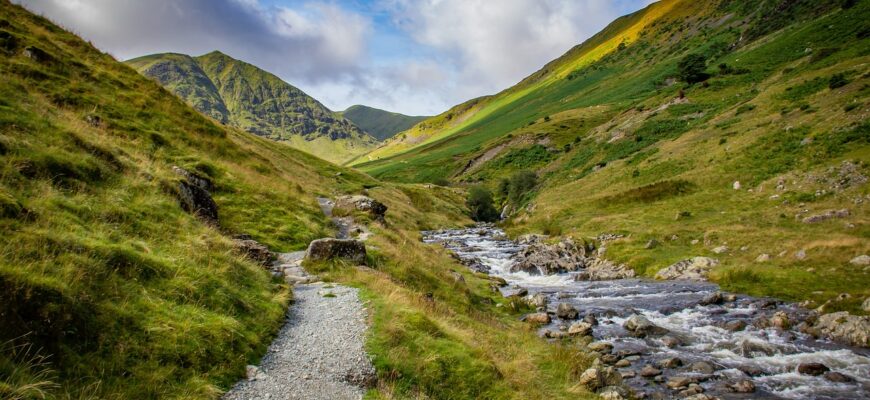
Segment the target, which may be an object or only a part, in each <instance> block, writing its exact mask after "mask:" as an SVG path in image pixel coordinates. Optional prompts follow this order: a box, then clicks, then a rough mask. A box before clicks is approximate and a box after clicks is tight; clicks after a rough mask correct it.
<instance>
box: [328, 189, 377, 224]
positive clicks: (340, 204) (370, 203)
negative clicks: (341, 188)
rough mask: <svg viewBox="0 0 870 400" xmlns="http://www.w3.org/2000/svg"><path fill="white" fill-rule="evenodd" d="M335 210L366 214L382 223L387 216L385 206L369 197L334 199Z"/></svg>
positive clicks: (356, 196) (341, 197)
mask: <svg viewBox="0 0 870 400" xmlns="http://www.w3.org/2000/svg"><path fill="white" fill-rule="evenodd" d="M335 208H337V209H342V210H347V211H351V210H357V211H362V212H367V213H369V214H371V216H372V217H373V218H374V219H375V220H376V221H380V222H384V221H385V219H384V217H385V216H386V214H387V206H386V205H384V203H381V202H379V201H377V200H375V199H373V198H371V197H368V196H362V195H355V196H340V197H338V198H336V199H335Z"/></svg>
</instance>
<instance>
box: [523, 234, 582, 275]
mask: <svg viewBox="0 0 870 400" xmlns="http://www.w3.org/2000/svg"><path fill="white" fill-rule="evenodd" d="M516 257H517V260H518V261H517V262H516V263H514V265H512V266H511V272H520V271H524V272H527V273H529V274H532V275H552V274H559V273H565V272H571V271H577V270H579V269H582V268H584V267H585V266H586V248H585V247H583V246H577V245H576V244H575V243H574V241H573V240H571V239H569V238H565V239H563V240H562V241H561V242H559V243H557V244H554V245H550V244H546V243H542V242H540V241H538V240H535V241H533V242H531V244H529V245H528V247H526V248H525V249H524V250H523V251H521V252H519V253H518V254H517V255H516Z"/></svg>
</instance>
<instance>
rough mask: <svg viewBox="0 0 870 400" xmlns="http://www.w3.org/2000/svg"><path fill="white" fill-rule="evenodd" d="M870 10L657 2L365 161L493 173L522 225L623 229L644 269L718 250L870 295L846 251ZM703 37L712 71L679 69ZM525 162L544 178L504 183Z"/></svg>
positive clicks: (758, 279)
mask: <svg viewBox="0 0 870 400" xmlns="http://www.w3.org/2000/svg"><path fill="white" fill-rule="evenodd" d="M868 17H870V2H868V1H866V0H865V1H822V2H819V1H801V0H797V1H788V2H782V1H763V2H750V1H737V0H731V1H726V0H721V1H720V0H707V1H681V0H668V1H662V2H659V3H655V4H653V5H651V6H650V7H648V8H646V9H644V10H641V11H638V12H637V13H634V14H632V15H629V16H626V17H623V18H620V19H618V20H616V21H614V23H612V24H611V25H610V26H608V27H607V28H606V29H605V30H603V31H602V32H600V33H599V34H597V35H596V36H594V37H592V38H591V39H589V40H588V41H587V42H585V43H583V44H581V45H579V46H577V47H575V48H574V49H572V50H570V51H569V52H568V53H566V54H565V55H564V56H563V57H561V58H559V59H557V60H554V61H553V62H551V63H549V64H548V65H546V66H545V67H544V68H543V69H542V70H541V71H539V72H537V73H535V74H533V75H532V76H530V77H528V78H527V79H525V80H523V81H522V82H520V83H519V84H518V85H517V86H515V87H512V88H509V89H506V90H505V91H503V92H501V93H499V94H497V95H494V96H490V97H485V98H481V99H477V100H474V101H472V102H469V103H466V104H463V105H460V106H457V107H455V108H454V109H452V110H450V111H448V112H446V113H444V114H442V115H440V116H437V117H433V118H431V119H429V120H426V121H423V122H421V123H420V124H418V125H417V126H416V127H415V128H414V129H412V130H411V131H408V132H406V134H404V136H403V135H400V136H398V137H396V138H395V139H394V140H393V141H390V142H388V143H387V144H386V145H385V146H383V147H381V148H379V149H378V150H377V151H375V152H373V153H371V154H369V156H370V157H371V158H372V159H375V161H371V162H363V163H361V164H359V165H358V167H359V168H360V169H362V170H364V171H367V172H369V173H371V174H373V175H375V176H376V177H380V178H384V179H390V180H398V181H409V182H433V181H436V180H440V179H444V178H448V179H450V180H452V181H454V182H455V183H459V184H477V183H481V184H484V185H486V186H488V187H489V188H490V189H492V190H493V191H494V192H496V196H497V197H498V198H499V199H500V202H501V205H508V206H510V208H512V209H513V210H514V214H513V218H511V220H510V221H508V222H507V224H508V226H509V230H510V232H511V233H513V234H519V233H522V232H530V231H531V232H544V233H551V234H569V235H574V236H597V235H598V234H600V233H602V232H622V233H624V234H626V235H627V236H628V238H627V239H624V240H621V241H618V242H615V243H613V244H611V245H610V246H609V248H608V254H609V257H611V258H614V259H616V260H619V261H624V262H627V263H628V264H629V265H631V266H633V267H634V268H635V269H636V270H637V271H638V272H640V273H641V274H645V275H647V276H652V275H653V274H654V273H655V271H657V270H658V269H659V268H663V267H665V266H667V265H669V264H670V263H672V262H674V261H677V260H680V259H683V258H686V257H690V256H694V255H711V256H715V257H717V258H720V259H721V260H722V261H723V267H722V268H721V269H720V270H719V271H717V273H716V274H715V276H714V279H715V280H717V281H718V282H720V283H722V284H724V285H725V286H726V288H728V289H733V290H739V291H744V292H750V293H753V294H765V295H775V296H780V297H783V298H786V299H790V300H812V301H813V302H814V304H815V305H820V304H823V303H825V302H826V301H828V300H831V299H833V298H834V297H836V296H837V295H838V294H839V293H848V294H850V296H851V297H850V298H849V299H848V300H846V301H839V302H835V303H833V304H829V305H828V306H826V309H827V310H829V311H830V310H837V309H846V310H851V311H853V312H863V311H861V310H860V303H861V301H862V300H863V299H864V298H865V297H867V296H868V295H870V292H867V289H866V288H867V287H868V285H867V283H868V282H870V278H868V276H867V273H868V271H863V270H860V269H859V268H856V267H854V266H851V265H850V264H849V260H850V259H851V258H853V257H855V256H857V255H860V254H866V253H867V252H868V251H870V243H868V240H867V237H868V236H870V235H868V231H867V218H868V213H867V208H866V207H867V206H866V204H867V197H866V196H867V194H868V186H867V183H866V182H867V180H866V177H867V176H868V175H870V170H868V168H867V163H868V162H870V143H868V137H870V132H868V121H867V117H868V113H870V108H868V93H870V92H868V87H870V85H868V83H870V82H868V76H870V75H868V74H870V68H868V65H870V64H868V61H870V40H868V37H870V36H868V35H870V33H868V27H867V24H866V21H867V20H868ZM690 54H697V55H700V56H701V57H702V59H703V60H705V63H704V64H703V65H705V67H704V71H703V72H704V74H706V75H707V77H708V78H709V79H704V80H703V82H697V83H691V84H690V83H687V82H686V79H685V78H683V77H682V76H681V74H680V70H679V67H678V64H679V63H680V61H681V60H683V59H684V58H686V57H687V56H688V55H690ZM378 157H380V159H377V158H378ZM520 171H533V172H535V173H536V175H537V184H535V185H533V187H532V189H531V190H530V191H528V192H524V193H521V194H520V195H518V196H510V195H509V193H507V192H502V191H501V190H500V189H509V188H510V185H503V184H501V182H502V181H503V180H505V179H507V178H509V177H511V176H513V175H514V174H515V173H517V172H520ZM735 181H739V182H740V185H739V186H740V189H739V190H735V189H733V186H734V182H735ZM840 209H848V210H849V216H847V217H845V218H833V219H830V220H825V221H822V222H818V223H804V222H803V220H804V219H805V218H807V217H810V216H813V215H821V214H824V213H826V212H828V211H830V210H840ZM650 239H656V240H657V242H659V243H660V245H659V246H657V247H655V248H653V249H645V247H646V244H647V243H648V242H649V240H650ZM720 246H726V247H727V248H728V250H727V251H726V252H725V253H721V254H715V253H713V251H712V250H713V249H714V248H716V247H720ZM762 254H768V255H769V256H770V258H771V260H770V261H767V262H756V261H755V259H756V258H757V257H758V256H760V255H762ZM804 254H805V257H804ZM762 258H764V257H762Z"/></svg>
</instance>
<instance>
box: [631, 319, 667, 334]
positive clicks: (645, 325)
mask: <svg viewBox="0 0 870 400" xmlns="http://www.w3.org/2000/svg"><path fill="white" fill-rule="evenodd" d="M622 326H623V327H624V328H625V329H626V330H628V331H629V332H631V334H632V335H634V336H636V337H647V336H662V335H665V334H667V333H668V330H667V329H665V328H662V327H660V326H657V325H655V324H653V323H652V322H650V320H648V319H646V317H644V316H642V315H639V314H633V315H632V316H630V317H628V319H627V320H626V321H625V323H624V324H622Z"/></svg>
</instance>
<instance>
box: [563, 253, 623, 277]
mask: <svg viewBox="0 0 870 400" xmlns="http://www.w3.org/2000/svg"><path fill="white" fill-rule="evenodd" d="M634 276H635V272H634V270H633V269H632V268H631V267H629V266H628V265H626V264H617V263H615V262H613V261H610V260H605V259H603V258H597V257H592V258H587V259H586V268H585V269H584V270H582V271H580V272H578V273H577V275H574V280H578V281H607V280H612V279H625V278H634Z"/></svg>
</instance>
